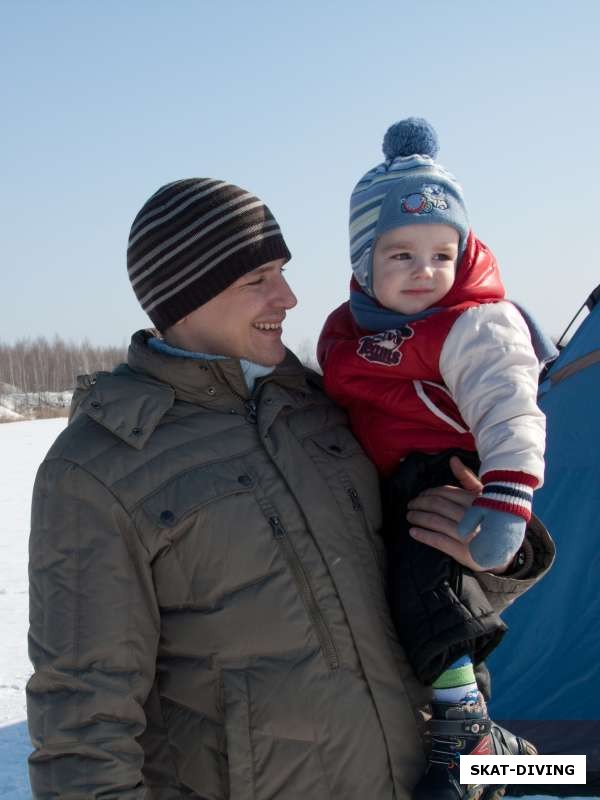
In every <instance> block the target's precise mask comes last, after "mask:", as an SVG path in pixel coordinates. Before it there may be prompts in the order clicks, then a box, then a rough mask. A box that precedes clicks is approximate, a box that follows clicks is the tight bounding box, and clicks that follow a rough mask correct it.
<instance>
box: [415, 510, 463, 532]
mask: <svg viewBox="0 0 600 800" xmlns="http://www.w3.org/2000/svg"><path fill="white" fill-rule="evenodd" d="M406 519H407V520H408V521H409V522H410V524H411V526H415V527H417V528H423V529H424V530H427V531H430V532H431V533H434V534H442V535H444V536H449V537H451V538H458V534H457V531H456V520H455V519H454V518H453V517H452V516H446V515H442V514H440V513H439V512H438V511H437V510H436V511H426V510H416V509H410V510H409V512H408V514H407V515H406Z"/></svg>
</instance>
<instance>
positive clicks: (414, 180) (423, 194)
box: [350, 117, 469, 295]
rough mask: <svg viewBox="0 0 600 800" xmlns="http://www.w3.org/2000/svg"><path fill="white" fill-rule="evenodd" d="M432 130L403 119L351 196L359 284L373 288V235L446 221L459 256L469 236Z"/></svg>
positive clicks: (353, 253)
mask: <svg viewBox="0 0 600 800" xmlns="http://www.w3.org/2000/svg"><path fill="white" fill-rule="evenodd" d="M438 151H439V145H438V138H437V134H436V132H435V130H434V128H433V127H432V126H431V125H430V124H429V122H427V120H425V119H421V118H420V117H408V118H407V119H403V120H400V122H396V123H395V124H394V125H392V126H391V127H389V128H388V130H387V131H386V134H385V136H384V137H383V155H384V156H385V159H386V160H385V161H384V162H383V163H382V164H378V165H377V166H376V167H373V169H370V170H369V171H368V172H367V173H366V175H364V176H363V177H362V178H361V179H360V181H359V182H358V183H357V185H356V186H355V188H354V191H353V192H352V195H351V197H350V259H351V261H352V270H353V272H354V275H355V277H356V279H357V281H358V283H359V284H360V285H361V286H362V288H363V289H364V290H365V291H366V292H367V293H368V294H370V295H372V294H373V291H372V263H373V248H374V246H375V243H376V241H377V239H378V238H379V237H380V236H382V235H383V234H384V233H387V231H390V230H392V229H393V228H399V227H401V226H403V225H415V224H417V225H427V224H429V225H430V224H432V223H437V224H443V225H450V226H451V227H453V228H455V229H456V230H457V231H458V234H459V244H458V247H459V259H460V257H461V256H462V254H463V252H464V249H465V246H466V243H467V236H468V235H469V219H468V216H467V209H466V207H465V202H464V198H463V194H462V189H461V187H460V185H459V184H458V182H457V181H456V179H455V178H454V177H453V176H452V175H451V174H450V173H449V172H447V171H446V170H445V169H444V168H443V167H442V166H441V165H440V164H438V163H437V162H436V161H435V160H434V159H435V158H436V156H437V154H438Z"/></svg>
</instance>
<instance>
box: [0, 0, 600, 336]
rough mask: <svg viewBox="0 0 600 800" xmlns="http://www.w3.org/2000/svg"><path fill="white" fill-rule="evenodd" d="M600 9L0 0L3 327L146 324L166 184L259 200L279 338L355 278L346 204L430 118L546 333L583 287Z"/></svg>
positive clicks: (593, 186)
mask: <svg viewBox="0 0 600 800" xmlns="http://www.w3.org/2000/svg"><path fill="white" fill-rule="evenodd" d="M599 23H600V4H598V3H596V2H592V0H590V2H581V1H580V0H572V2H569V3H565V2H560V3H559V2H553V1H552V0H549V1H548V2H539V1H538V0H531V1H530V2H527V3H524V2H522V0H505V1H504V2H502V3H487V2H461V0H457V2H453V3H449V2H446V1H445V0H444V1H443V2H442V1H440V2H438V1H437V0H430V1H428V0H422V1H421V2H418V3H407V2H402V0H395V1H394V2H391V1H390V2H388V0H384V1H383V2H377V0H374V2H372V3H367V2H365V0H363V2H360V3H358V2H352V0H348V1H347V2H329V1H328V0H319V2H313V0H305V2H302V3H300V2H298V3H291V2H290V3H287V2H282V1H281V0H279V2H266V1H263V0H253V2H246V0H238V1H236V2H233V1H232V2H227V1H226V0H223V1H222V2H214V1H213V2H208V1H206V2H205V1H204V0H195V1H193V0H168V1H167V0H164V1H163V2H159V1H158V0H145V1H144V2H141V1H140V0H126V1H125V2H124V1H123V0H103V1H102V2H99V1H98V2H92V1H91V0H90V2H81V1H80V0H37V2H33V1H32V0H0V53H1V56H0V58H1V61H2V69H1V71H0V91H1V100H2V124H1V126H0V153H1V156H0V159H1V161H2V165H1V175H2V189H3V191H2V193H1V199H0V203H1V206H0V219H1V220H2V222H1V229H2V237H1V259H2V261H1V264H2V267H1V268H2V282H1V286H2V293H1V294H0V298H1V300H0V302H1V313H0V339H2V340H4V341H13V340H14V339H15V338H18V337H21V336H36V335H38V334H44V335H47V336H53V335H54V333H58V334H60V335H62V336H64V337H67V338H74V339H80V338H83V337H84V336H87V337H89V338H90V339H91V340H92V341H94V342H96V343H99V344H104V343H117V344H119V343H122V342H125V341H127V340H128V338H129V335H130V333H131V332H132V331H133V330H134V329H136V328H139V327H144V326H146V325H147V324H148V323H147V318H146V317H145V315H144V314H143V312H142V311H141V310H140V309H139V307H138V306H137V302H136V300H135V298H134V295H133V292H132V291H131V289H130V286H129V283H128V280H127V276H126V268H125V249H126V242H127V236H128V231H129V226H130V224H131V221H132V219H133V217H134V215H135V213H136V212H137V210H138V209H139V207H140V206H141V204H142V203H143V202H144V201H145V200H146V198H147V197H148V196H149V195H150V194H151V193H152V192H153V191H154V190H155V189H156V188H158V187H159V186H160V185H162V184H163V183H166V182H167V181H171V180H174V179H177V178H183V177H191V176H211V177H219V178H224V179H226V180H230V181H232V182H234V183H238V184H240V185H242V186H244V187H246V188H247V189H249V190H251V191H252V192H254V193H256V194H258V195H259V196H260V197H261V198H263V199H264V200H265V201H266V202H267V203H268V204H269V206H270V207H271V208H272V210H273V211H274V213H275V215H276V216H277V218H278V219H279V221H280V223H281V225H282V227H283V230H284V232H285V235H286V239H287V240H288V244H289V246H290V249H291V250H292V253H293V255H294V258H293V261H292V262H291V264H290V267H289V272H288V277H289V279H290V283H291V284H292V287H293V288H294V290H295V291H296V293H297V295H298V298H299V305H298V307H297V309H296V310H294V311H293V312H291V314H290V315H289V318H288V321H287V323H286V325H287V328H286V337H285V338H286V341H287V342H288V344H290V345H291V346H292V347H299V346H300V345H301V344H302V342H303V341H304V340H306V339H309V340H313V341H314V340H316V337H317V335H318V331H319V329H320V326H321V324H322V322H323V320H324V318H325V316H326V314H327V313H328V311H329V310H330V309H332V308H333V307H334V306H335V305H337V304H338V303H339V302H341V301H342V300H343V299H345V296H346V292H347V284H348V278H349V261H348V245H347V234H346V231H347V204H348V197H349V193H350V191H351V190H352V187H353V186H354V184H355V182H356V181H357V179H358V178H359V177H360V176H361V175H362V174H363V173H364V172H365V171H366V170H367V169H368V168H370V167H371V166H373V165H375V164H376V163H379V162H380V161H381V160H382V156H381V140H382V137H383V134H384V132H385V129H386V128H387V126H388V125H389V124H391V123H392V122H394V121H396V120H397V119H400V118H402V117H404V116H409V115H416V116H424V117H426V118H428V119H429V120H430V121H431V122H432V123H433V124H434V125H435V127H436V128H437V130H438V134H439V138H440V142H441V150H440V155H439V160H440V162H441V163H442V164H444V166H446V167H447V168H448V169H450V170H451V171H452V172H453V173H454V174H455V175H456V176H457V177H458V179H459V180H460V182H461V183H462V185H463V188H464V191H465V195H466V200H467V204H468V208H469V212H470V216H471V221H472V224H473V227H474V229H475V231H476V232H477V233H478V234H479V236H480V237H481V238H482V239H483V240H484V241H485V242H486V243H487V244H489V245H490V247H491V248H492V249H493V250H494V251H495V252H496V255H497V256H498V258H499V261H500V264H501V268H502V271H503V276H504V280H505V284H506V286H507V290H508V294H509V296H510V297H512V298H514V299H516V300H519V301H521V302H523V303H524V304H525V305H527V306H528V307H529V308H530V310H531V311H533V312H534V314H536V315H537V316H538V317H539V319H540V321H541V322H542V324H543V325H544V326H545V328H546V329H547V330H548V332H549V333H551V334H557V333H559V332H560V331H561V330H562V328H563V327H564V324H565V323H566V322H567V321H568V319H569V318H570V316H571V313H572V312H573V311H574V310H575V308H576V307H577V306H578V305H579V304H580V303H581V302H582V301H583V300H584V299H585V297H586V296H587V294H588V293H589V292H590V291H591V289H592V288H594V286H595V285H596V284H597V283H599V282H600V256H599V247H598V241H597V235H598V228H599V227H600V226H599V223H598V206H599V204H600V197H599V193H598V189H599V174H598V173H599V163H600V157H599V142H600V111H599V105H600V104H599V102H598V98H599V88H600V82H599V73H600V67H599V63H600V59H599V58H598V46H599V45H598V42H599V39H600V24H599Z"/></svg>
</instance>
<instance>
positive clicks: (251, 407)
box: [244, 400, 257, 425]
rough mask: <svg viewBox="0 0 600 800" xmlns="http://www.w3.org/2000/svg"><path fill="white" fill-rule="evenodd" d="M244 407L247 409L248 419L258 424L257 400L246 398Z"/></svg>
mask: <svg viewBox="0 0 600 800" xmlns="http://www.w3.org/2000/svg"><path fill="white" fill-rule="evenodd" d="M244 408H245V409H246V421H247V422H250V423H251V424H252V425H256V419H257V418H256V401H254V400H245V401H244Z"/></svg>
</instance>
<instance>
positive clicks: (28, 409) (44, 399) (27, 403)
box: [0, 383, 73, 421]
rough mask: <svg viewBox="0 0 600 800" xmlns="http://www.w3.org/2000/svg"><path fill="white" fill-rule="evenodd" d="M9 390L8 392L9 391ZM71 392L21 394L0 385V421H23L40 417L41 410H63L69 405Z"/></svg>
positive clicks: (16, 390)
mask: <svg viewBox="0 0 600 800" xmlns="http://www.w3.org/2000/svg"><path fill="white" fill-rule="evenodd" d="M9 390H10V391H9ZM72 397H73V392H70V391H65V392H21V391H19V390H18V389H17V388H16V387H14V386H9V384H6V383H3V384H0V420H2V419H7V420H14V421H17V420H24V419H32V418H34V417H36V416H37V417H40V416H41V415H40V414H39V413H38V412H39V411H40V410H41V409H52V410H57V409H58V410H64V409H67V408H68V407H69V406H70V405H71V398H72Z"/></svg>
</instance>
